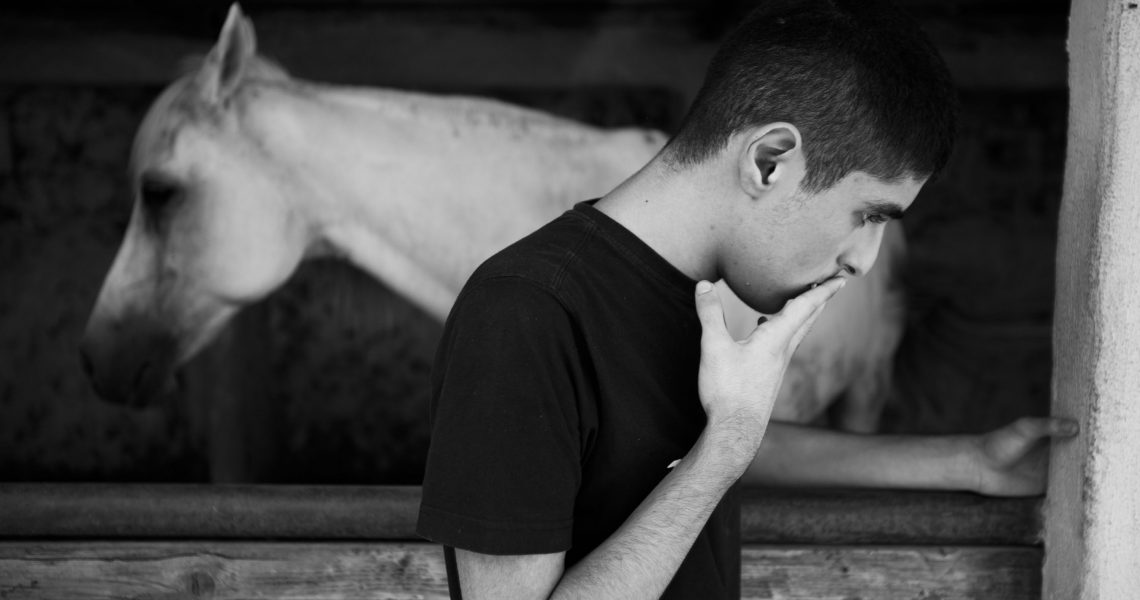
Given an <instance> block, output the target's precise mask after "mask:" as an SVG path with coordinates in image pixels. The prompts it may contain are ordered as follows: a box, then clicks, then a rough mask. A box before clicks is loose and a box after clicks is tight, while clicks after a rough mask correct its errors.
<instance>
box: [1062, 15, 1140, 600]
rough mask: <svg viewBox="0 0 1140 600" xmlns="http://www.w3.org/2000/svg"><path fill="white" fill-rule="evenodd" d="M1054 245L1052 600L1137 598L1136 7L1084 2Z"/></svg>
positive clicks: (1073, 39) (1139, 202)
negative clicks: (1063, 421)
mask: <svg viewBox="0 0 1140 600" xmlns="http://www.w3.org/2000/svg"><path fill="white" fill-rule="evenodd" d="M1069 48H1070V63H1069V64H1070V67H1069V68H1070V70H1069V89H1070V98H1071V100H1070V104H1069V106H1070V113H1069V139H1068V148H1067V156H1066V161H1065V186H1064V196H1063V199H1062V203H1061V215H1060V220H1061V222H1060V228H1059V232H1058V238H1059V239H1058V245H1057V294H1056V299H1055V308H1054V321H1053V323H1054V328H1053V348H1054V368H1053V413H1054V414H1057V415H1063V416H1067V417H1071V418H1074V419H1078V420H1079V421H1080V423H1081V428H1082V432H1081V434H1080V436H1079V437H1078V438H1077V439H1075V440H1073V441H1068V442H1062V443H1059V444H1057V445H1055V446H1054V448H1053V453H1052V459H1051V461H1050V473H1049V490H1048V503H1047V509H1046V523H1047V527H1046V536H1045V547H1046V550H1047V554H1046V560H1045V574H1044V594H1045V598H1048V599H1051V600H1052V599H1056V600H1076V599H1080V600H1100V599H1106V600H1107V599H1109V598H1134V597H1136V594H1137V590H1140V543H1138V542H1140V469H1138V468H1137V460H1138V459H1140V402H1138V401H1137V397H1136V396H1137V390H1140V227H1138V226H1137V224H1140V168H1137V165H1140V1H1138V0H1086V1H1083V2H1074V3H1073V5H1072V16H1071V19H1070V29H1069Z"/></svg>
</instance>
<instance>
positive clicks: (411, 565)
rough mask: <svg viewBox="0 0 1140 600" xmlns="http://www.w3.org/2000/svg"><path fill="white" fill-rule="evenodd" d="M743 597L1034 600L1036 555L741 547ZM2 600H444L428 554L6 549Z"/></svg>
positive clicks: (247, 548)
mask: <svg viewBox="0 0 1140 600" xmlns="http://www.w3.org/2000/svg"><path fill="white" fill-rule="evenodd" d="M742 559H743V581H742V583H743V585H742V590H743V594H742V597H743V598H749V599H753V598H754V599H769V598H781V599H798V598H804V599H806V598H815V599H833V598H834V599H837V600H838V599H843V600H852V599H854V598H867V599H871V598H874V599H880V600H895V599H898V600H902V599H915V600H918V599H932V598H939V599H942V600H952V599H958V598H962V599H966V598H969V599H978V600H985V599H990V598H992V599H994V600H1020V599H1023V598H1024V599H1029V598H1037V597H1038V595H1039V589H1040V561H1041V552H1040V550H1037V549H1028V548H1000V547H997V548H995V547H942V548H939V547H852V546H848V547H835V548H811V547H775V546H756V545H746V546H745V547H744V548H743V554H742ZM0 597H3V598H5V599H6V600H41V599H43V600H47V599H51V600H56V599H59V598H75V599H77V600H82V599H85V598H130V599H133V600H143V599H146V600H175V599H178V600H183V599H186V600H189V599H193V598H210V599H214V600H227V599H247V598H278V599H281V600H289V599H294V598H307V599H314V600H315V599H323V598H328V599H333V598H337V599H342V600H352V599H356V598H386V599H393V600H395V599H400V600H403V599H409V600H410V599H413V598H423V599H443V598H446V597H447V577H446V571H445V568H444V565H443V553H442V551H441V550H440V548H439V547H438V546H434V545H428V544H362V543H328V542H326V543H306V544H301V543H267V542H192V543H170V542H115V543H108V542H89V543H80V542H52V543H40V542H4V543H0Z"/></svg>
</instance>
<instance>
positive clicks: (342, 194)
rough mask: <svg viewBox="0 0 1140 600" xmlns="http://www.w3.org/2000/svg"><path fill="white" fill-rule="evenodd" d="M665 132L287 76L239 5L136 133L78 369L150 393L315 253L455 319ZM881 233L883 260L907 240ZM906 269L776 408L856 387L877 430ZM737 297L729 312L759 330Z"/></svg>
mask: <svg viewBox="0 0 1140 600" xmlns="http://www.w3.org/2000/svg"><path fill="white" fill-rule="evenodd" d="M665 140H666V138H665V136H664V135H663V134H662V133H660V132H657V131H650V130H643V129H618V130H603V129H598V128H595V127H590V126H587V125H583V124H581V123H576V122H573V121H569V120H565V119H560V118H556V117H553V116H550V115H547V114H543V113H540V112H536V111H533V110H527V109H523V108H519V107H515V106H511V105H508V104H504V103H501V102H495V101H491V100H486V99H477V98H468V97H441V96H433V95H425V94H414V93H407V92H401V91H394V90H386V89H373V88H353V87H340V86H331V85H320V84H316V83H311V82H305V81H300V80H297V79H292V78H290V77H289V76H288V75H287V74H286V73H285V72H284V71H283V70H281V69H280V68H278V67H277V66H275V65H273V64H271V63H269V62H268V61H266V60H264V59H261V58H259V57H258V56H256V51H255V40H254V33H253V27H252V24H251V23H250V22H249V20H248V19H246V18H245V17H243V16H242V15H241V13H240V11H239V10H238V8H237V7H236V5H235V6H234V7H233V8H231V10H230V13H229V16H228V18H227V20H226V23H225V25H224V26H223V28H222V32H221V35H220V38H219V40H218V42H217V44H216V45H215V47H214V48H213V49H212V50H211V51H210V53H209V54H208V55H207V57H206V58H205V60H204V61H203V62H202V63H201V64H200V65H199V66H198V67H197V68H196V69H194V70H193V71H192V72H190V73H188V74H187V75H185V76H183V77H182V78H181V79H179V80H177V81H176V82H175V83H173V84H172V85H171V86H170V87H168V88H167V89H166V90H165V91H164V92H163V93H162V94H161V96H160V97H159V98H158V99H157V101H156V102H155V103H154V105H153V106H152V107H151V108H150V111H149V112H148V114H147V115H146V117H145V119H144V120H143V123H142V125H141V127H140V129H139V131H138V134H137V136H136V139H135V142H134V147H133V150H132V155H131V164H130V177H131V181H132V184H133V187H134V194H135V201H134V206H133V212H132V214H131V220H130V225H129V227H128V230H127V233H126V237H125V239H124V240H123V243H122V246H121V248H120V249H119V252H118V255H117V256H116V258H115V261H114V263H113V265H112V266H111V270H110V272H109V273H108V275H107V278H106V280H105V281H104V283H103V287H102V290H101V291H100V293H99V297H98V300H97V301H96V304H95V307H94V310H93V312H92V314H91V318H90V320H89V322H88V325H87V330H86V332H85V335H84V340H83V343H82V354H83V357H84V362H85V364H86V366H87V369H88V371H89V374H90V376H91V378H92V381H93V383H94V385H95V388H96V390H97V391H98V392H99V394H100V395H101V396H103V397H104V398H107V399H109V400H116V401H120V402H125V403H128V404H136V405H137V404H143V403H145V402H147V401H148V400H149V399H150V398H151V397H152V396H154V395H155V394H156V393H157V392H158V391H159V390H160V389H161V388H162V387H163V386H164V385H165V382H166V381H167V380H168V378H169V376H170V375H171V374H172V373H173V371H174V369H175V368H176V367H178V366H179V365H181V364H183V363H184V362H186V361H187V360H189V359H190V358H191V357H192V356H193V355H194V354H195V353H196V352H198V351H199V350H200V349H201V348H202V347H203V346H204V345H205V344H207V343H209V342H210V341H211V340H212V339H214V338H215V337H216V335H217V334H218V333H219V331H220V329H221V328H222V327H223V326H224V325H225V324H226V322H227V321H228V320H229V319H230V318H232V317H233V316H234V314H235V313H236V312H237V311H239V310H240V309H241V308H242V307H244V306H247V305H249V304H251V303H253V302H256V301H258V300H259V299H261V298H263V297H265V296H266V295H267V294H269V293H270V292H272V291H274V290H275V289H277V288H278V287H280V286H281V285H283V284H284V283H285V281H286V280H287V279H288V278H289V276H290V275H291V274H292V273H293V272H294V271H295V270H296V269H297V267H298V265H299V263H300V262H301V261H302V260H303V259H305V258H309V257H314V256H320V255H333V256H338V257H343V258H344V259H346V260H348V261H349V262H351V263H352V264H354V265H356V266H358V267H359V268H361V269H363V270H364V271H365V272H367V273H369V274H371V275H372V276H373V277H375V278H377V279H379V280H381V281H383V282H384V283H386V284H387V285H388V286H390V287H391V288H393V289H394V290H395V291H397V292H399V293H401V294H403V295H404V296H406V297H407V298H409V299H410V300H411V301H413V302H415V303H416V304H418V305H419V306H421V307H423V308H424V309H425V310H427V311H428V312H429V313H430V314H432V315H434V316H436V317H437V318H439V319H441V320H442V319H443V318H445V316H446V315H447V312H448V310H449V309H450V307H451V305H452V303H453V301H454V300H455V297H456V295H457V294H458V291H459V289H460V287H461V286H462V285H463V283H464V282H465V280H466V279H467V277H468V276H469V275H470V274H471V272H472V271H473V270H474V268H475V267H476V266H477V265H478V264H479V263H480V262H481V261H483V260H484V259H485V258H487V257H488V256H490V255H491V254H493V253H494V252H495V251H497V250H499V249H501V248H503V247H505V246H506V245H508V244H509V243H511V242H513V241H515V240H516V239H518V238H521V237H522V236H523V235H525V234H526V233H528V232H530V231H531V230H533V229H535V228H537V227H539V226H540V225H542V224H543V223H545V222H547V221H549V220H550V219H552V218H554V217H555V216H557V215H558V214H560V213H561V212H563V211H564V210H566V209H568V208H569V207H570V206H572V205H573V204H574V203H575V202H577V201H580V200H583V199H588V198H593V197H598V196H601V195H603V194H605V193H606V192H608V191H609V190H610V189H612V188H613V187H614V186H616V185H617V184H618V183H620V182H621V181H622V180H623V179H624V178H626V177H627V176H629V175H630V174H632V173H634V172H635V171H636V170H637V169H639V168H640V167H642V166H643V165H644V164H645V163H647V162H648V161H649V160H650V159H651V158H652V157H653V156H654V155H655V154H656V153H657V152H658V151H659V150H660V149H661V147H662V146H663V145H664V142H665ZM892 229H893V228H892ZM889 231H890V230H889ZM887 237H888V241H887V242H886V243H885V247H884V249H883V252H882V254H881V256H883V258H884V259H885V260H883V261H881V262H885V263H888V264H887V265H886V266H887V267H890V266H891V265H892V264H893V262H894V261H893V258H894V257H897V256H898V255H899V251H900V250H901V246H900V243H901V240H902V237H901V233H899V232H897V231H895V232H892V233H890V234H889V235H888V236H887ZM893 272H894V271H893V269H891V268H883V266H880V268H878V269H875V270H873V271H872V274H871V275H869V276H867V277H864V278H863V279H862V280H861V281H858V282H853V285H848V286H847V288H846V289H845V290H844V292H843V293H842V294H841V295H840V296H839V297H837V299H836V300H834V301H833V302H832V305H831V307H829V309H828V311H827V313H826V314H825V315H824V316H822V317H821V319H820V321H819V323H818V324H817V325H816V327H815V331H814V332H813V333H812V334H811V335H810V336H809V337H808V338H807V339H805V340H804V342H803V344H802V347H801V349H800V351H799V353H798V354H797V357H796V358H795V359H794V360H793V363H792V365H791V367H790V369H789V372H788V375H787V381H788V384H787V385H786V386H785V391H786V392H787V393H785V394H783V395H782V396H783V397H782V399H781V401H780V402H779V405H778V406H777V408H776V410H775V411H774V416H775V418H782V419H787V420H794V421H806V420H810V419H812V418H814V417H815V416H817V415H818V414H819V413H820V412H821V411H822V410H823V409H824V408H826V407H827V406H828V405H829V404H831V403H832V401H834V400H835V399H836V398H838V397H840V396H845V399H846V401H847V403H846V404H845V406H850V407H853V408H852V409H851V410H847V411H844V414H847V413H850V416H849V417H844V418H842V419H840V423H841V425H842V426H844V427H846V428H849V429H858V430H870V429H873V428H874V426H875V424H876V423H877V419H878V413H879V407H881V400H882V398H883V397H884V395H885V393H886V390H887V387H886V385H887V383H888V381H889V373H890V365H891V357H892V354H893V352H894V348H895V346H896V344H897V342H898V339H899V335H900V333H901V328H902V325H901V317H902V315H901V312H899V311H898V310H897V307H898V303H897V298H898V295H897V294H896V293H895V292H894V291H893V290H892V289H891V287H890V280H891V278H892V276H893ZM721 291H722V293H723V294H727V293H728V290H727V288H725V287H723V286H722V288H721ZM730 303H732V304H733V307H731V308H730V309H729V310H730V312H731V314H733V315H736V316H734V317H732V320H734V321H736V322H738V323H742V324H743V323H747V324H754V323H755V321H756V314H755V313H752V312H751V311H750V310H749V309H747V307H744V306H743V305H742V304H740V303H739V301H736V300H734V299H730ZM884 307H885V308H884ZM740 327H745V325H741V326H740Z"/></svg>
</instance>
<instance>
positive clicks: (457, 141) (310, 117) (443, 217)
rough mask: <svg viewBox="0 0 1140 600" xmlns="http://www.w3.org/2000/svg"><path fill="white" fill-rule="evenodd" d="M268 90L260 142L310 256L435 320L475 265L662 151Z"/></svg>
mask: <svg viewBox="0 0 1140 600" xmlns="http://www.w3.org/2000/svg"><path fill="white" fill-rule="evenodd" d="M275 89H277V90H280V91H281V92H282V93H281V94H276V95H272V94H270V95H268V97H271V98H273V106H274V108H275V109H276V110H274V111H271V113H272V114H273V117H272V118H270V119H267V120H266V123H267V125H268V127H267V131H268V133H267V134H266V137H267V138H273V139H275V140H278V141H276V142H275V143H273V144H270V145H271V146H273V150H272V151H273V153H274V154H275V157H274V158H275V159H276V160H278V161H281V162H283V163H284V164H285V165H287V166H288V169H287V170H286V171H287V172H288V173H289V177H290V178H291V179H292V180H293V181H290V182H289V184H288V185H289V188H290V190H303V192H302V193H301V194H300V195H295V203H296V205H297V206H295V212H297V213H298V214H304V215H306V216H307V218H308V219H309V221H310V222H311V223H312V226H313V229H314V231H315V232H316V235H315V236H314V242H313V248H312V251H311V253H316V252H317V251H318V249H325V250H328V251H331V252H332V253H334V254H336V255H339V256H343V257H345V258H347V259H348V260H349V261H351V262H352V263H354V264H356V265H357V266H359V267H361V268H363V269H364V270H365V271H367V272H369V273H370V274H372V275H373V276H374V277H376V278H378V279H381V280H383V281H385V282H387V283H388V284H389V285H391V286H392V287H394V288H396V290H397V291H399V292H401V293H403V294H404V295H406V296H408V297H410V298H411V299H412V300H413V301H416V302H417V303H418V304H420V305H421V306H423V307H424V308H426V309H427V310H428V311H429V312H431V313H433V314H436V315H437V316H439V317H440V318H442V317H444V316H446V313H447V311H448V310H449V309H450V306H451V303H452V302H453V301H454V298H455V295H456V294H457V293H458V290H459V288H460V287H461V286H462V284H463V282H464V281H465V280H466V278H467V277H468V276H469V275H470V273H471V271H472V270H474V268H475V267H476V266H477V265H478V264H479V262H481V261H482V260H483V259H485V258H486V257H487V256H489V255H490V254H492V253H493V252H495V251H497V250H498V249H500V248H502V247H504V246H506V245H507V244H509V243H510V242H512V241H514V240H516V239H518V238H520V237H522V236H523V235H525V234H526V233H528V232H529V231H531V230H532V229H534V228H536V227H538V226H539V225H541V224H542V223H544V222H545V221H548V220H549V219H551V218H553V217H554V216H557V215H558V214H559V213H560V212H562V211H563V210H565V209H566V208H568V207H569V206H571V205H572V204H573V203H574V202H577V201H579V200H583V199H587V198H590V197H596V196H599V195H601V194H604V193H605V192H607V191H609V189H610V188H612V187H613V186H614V185H616V184H617V183H619V182H620V181H621V180H622V179H624V178H625V177H626V176H628V175H630V174H632V173H633V172H634V171H635V170H636V169H637V168H639V167H640V166H641V165H642V164H644V162H646V161H647V160H648V159H649V158H651V157H652V155H653V153H655V152H656V150H657V148H658V147H659V146H660V144H661V141H662V140H661V138H660V137H659V136H655V135H653V134H651V133H649V132H643V131H639V130H631V131H621V132H606V131H601V130H598V129H595V128H592V127H588V126H585V125H581V124H577V123H573V122H570V121H565V120H561V119H556V118H552V117H549V116H547V115H544V114H541V113H537V112H533V111H527V110H522V109H518V108H516V107H511V106H507V105H504V104H501V103H496V102H491V101H485V100H476V99H471V98H443V97H436V96H427V95H421V94H411V93H405V92H397V91H392V90H381V89H368V88H343V87H332V86H318V85H314V84H309V83H298V82H295V83H292V84H290V85H288V86H278V87H276V88H275ZM290 193H294V192H290Z"/></svg>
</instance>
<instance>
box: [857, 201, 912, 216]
mask: <svg viewBox="0 0 1140 600" xmlns="http://www.w3.org/2000/svg"><path fill="white" fill-rule="evenodd" d="M865 212H867V213H868V214H873V215H882V216H884V217H888V218H891V219H901V218H903V212H904V211H903V208H902V207H901V206H899V205H898V204H895V203H894V202H871V203H869V204H867V208H866V209H865Z"/></svg>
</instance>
